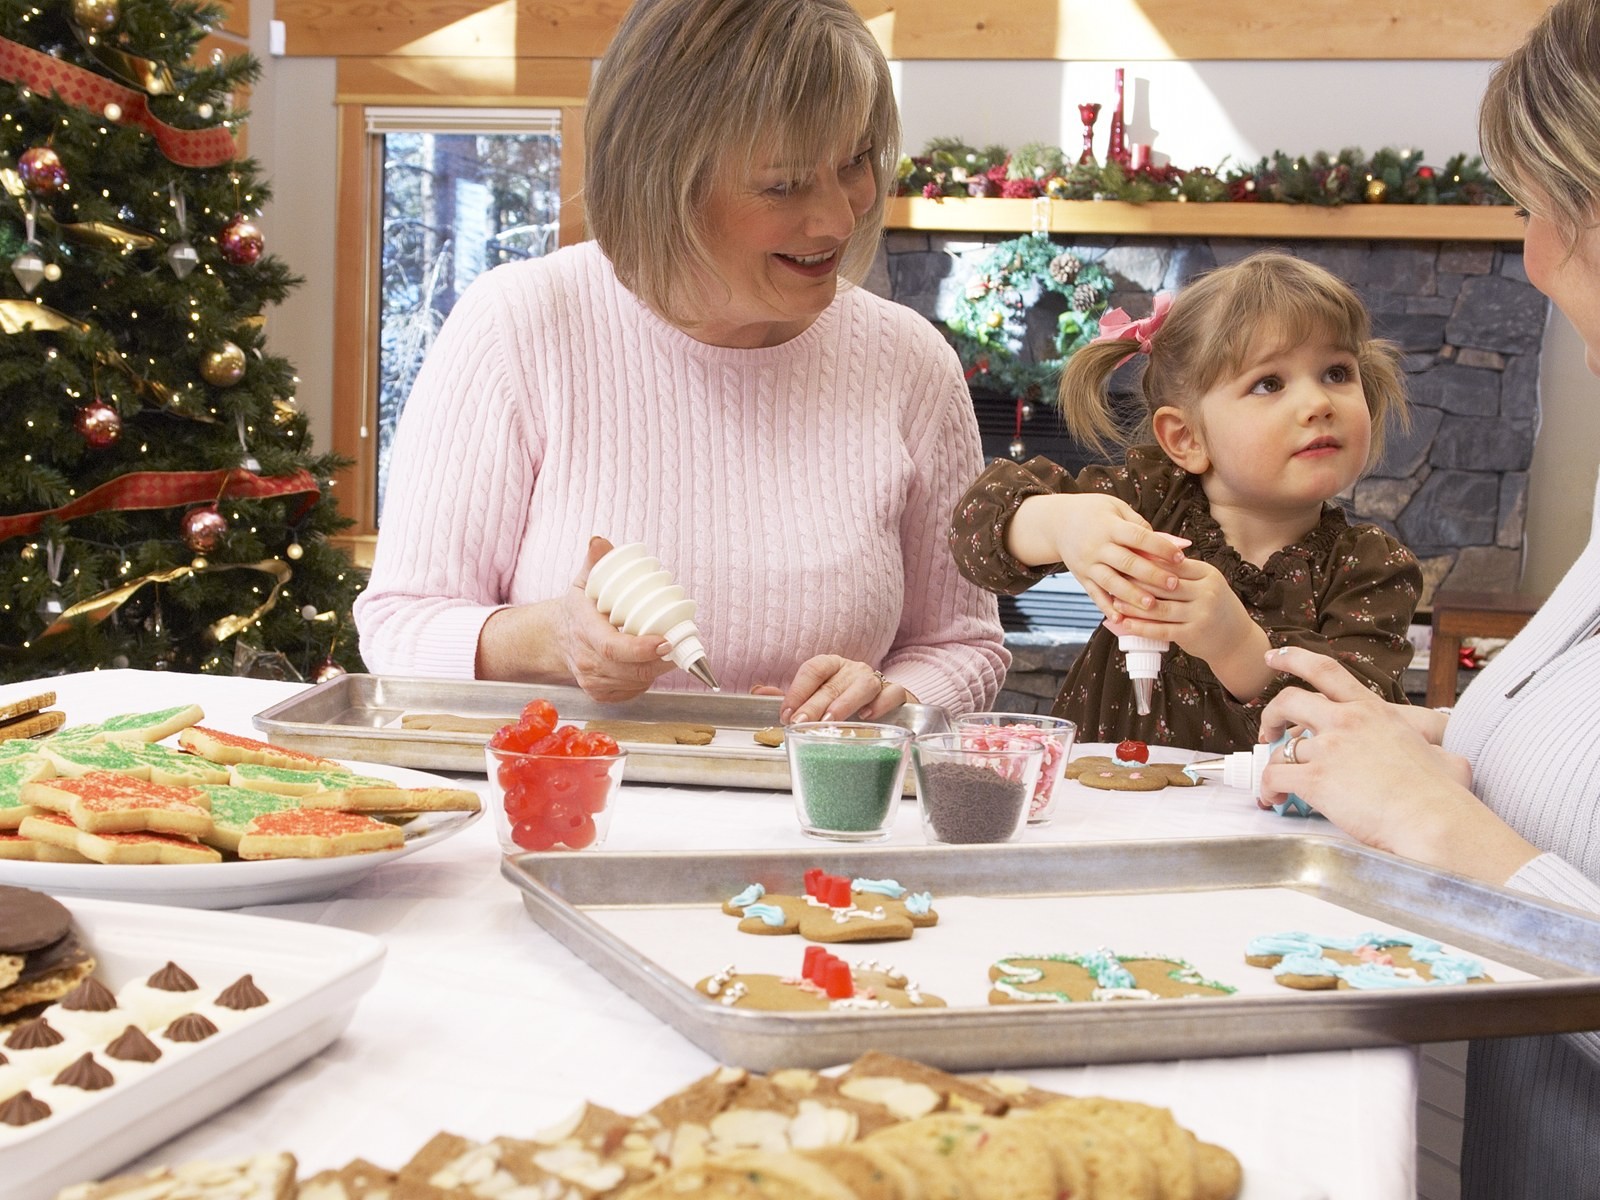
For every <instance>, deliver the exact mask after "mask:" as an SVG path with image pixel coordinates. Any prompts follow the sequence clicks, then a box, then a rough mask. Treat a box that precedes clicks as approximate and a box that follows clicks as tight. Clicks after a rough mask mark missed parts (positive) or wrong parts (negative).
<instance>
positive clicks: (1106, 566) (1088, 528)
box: [1007, 492, 1189, 617]
mask: <svg viewBox="0 0 1600 1200" xmlns="http://www.w3.org/2000/svg"><path fill="white" fill-rule="evenodd" d="M1188 544H1189V543H1188V541H1187V540H1186V539H1184V538H1180V537H1174V536H1173V535H1171V534H1168V533H1157V532H1156V531H1155V530H1153V529H1151V528H1150V522H1148V521H1146V520H1145V519H1144V518H1143V517H1141V516H1140V515H1139V514H1138V513H1137V512H1135V511H1134V509H1133V508H1132V507H1131V506H1129V505H1128V504H1126V503H1124V502H1123V501H1121V500H1119V499H1117V498H1116V497H1115V496H1109V495H1106V494H1105V493H1104V492H1074V493H1070V494H1067V495H1054V496H1032V497H1029V498H1028V499H1027V500H1025V501H1023V502H1022V505H1021V506H1020V507H1019V508H1018V509H1017V513H1016V516H1014V517H1013V518H1012V520H1011V525H1010V527H1009V529H1008V530H1007V549H1009V550H1010V551H1011V553H1012V555H1013V556H1014V557H1015V558H1017V559H1018V561H1020V562H1024V563H1027V564H1029V565H1030V566H1038V565H1041V564H1043V563H1048V562H1060V563H1061V564H1063V565H1064V566H1065V567H1066V568H1067V570H1069V571H1071V572H1072V574H1073V577H1074V578H1075V579H1077V581H1078V582H1079V583H1080V584H1082V585H1083V590H1084V591H1085V592H1087V593H1088V595H1089V599H1090V600H1092V601H1094V603H1095V605H1096V606H1097V607H1098V608H1099V609H1100V611H1101V612H1103V613H1105V614H1106V616H1108V617H1110V616H1115V615H1116V608H1115V605H1116V602H1117V601H1119V600H1120V601H1122V602H1123V603H1124V604H1126V605H1128V606H1129V609H1130V611H1141V612H1142V611H1144V610H1147V609H1148V608H1149V607H1150V606H1151V605H1153V604H1154V603H1155V602H1156V595H1155V593H1156V592H1157V591H1170V590H1171V589H1173V588H1174V587H1176V586H1177V584H1178V578H1177V576H1176V575H1174V574H1173V572H1174V570H1175V569H1176V568H1177V566H1178V564H1180V563H1182V562H1183V561H1184V557H1183V548H1184V547H1185V546H1187V545H1188Z"/></svg>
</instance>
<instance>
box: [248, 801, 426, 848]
mask: <svg viewBox="0 0 1600 1200" xmlns="http://www.w3.org/2000/svg"><path fill="white" fill-rule="evenodd" d="M404 844H405V835H404V834H403V833H401V831H400V830H399V828H397V827H396V826H394V825H386V824H384V822H382V821H375V820H373V819H372V818H371V817H366V816H362V815H361V814H359V813H347V812H335V811H333V810H331V809H304V808H293V809H285V810H283V811H281V812H274V813H266V814H264V815H262V816H259V817H257V818H255V820H253V821H251V822H250V824H249V826H248V827H247V828H246V830H245V832H244V834H243V836H241V837H240V839H239V849H238V853H239V857H240V858H244V859H265V858H334V857H337V856H340V855H345V854H368V853H372V852H373V851H378V850H398V849H400V847H401V846H403V845H404Z"/></svg>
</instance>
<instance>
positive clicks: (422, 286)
mask: <svg viewBox="0 0 1600 1200" xmlns="http://www.w3.org/2000/svg"><path fill="white" fill-rule="evenodd" d="M352 65H355V66H358V65H359V64H352ZM588 65H589V64H588V63H587V62H584V63H581V64H571V66H572V67H577V68H579V70H578V71H572V70H567V71H564V72H563V75H567V74H570V75H572V76H573V78H572V79H570V80H564V82H565V83H566V84H567V85H568V88H567V89H564V90H570V91H571V92H573V93H578V92H581V90H582V88H581V86H580V85H584V86H586V84H587V69H588ZM563 66H567V64H563ZM346 68H347V64H346V63H343V62H341V64H340V89H339V90H340V94H339V164H338V201H337V205H338V223H339V227H340V228H341V229H349V230H360V231H361V232H360V235H359V236H354V237H347V238H341V239H340V242H339V249H338V261H337V264H336V268H335V271H336V292H335V299H334V361H333V372H334V376H333V377H334V405H333V448H334V450H335V451H337V452H338V453H340V454H342V455H344V456H345V457H347V458H350V459H352V460H353V464H354V465H353V466H351V467H350V468H348V469H347V470H346V471H344V472H342V473H341V475H340V477H339V493H340V495H339V501H340V508H341V509H342V510H343V511H344V513H345V514H346V515H348V516H349V517H351V518H352V519H353V520H354V521H355V523H356V524H355V527H354V528H353V529H352V531H351V533H350V535H349V536H348V539H347V540H348V545H349V548H350V549H351V552H352V554H353V556H354V557H355V559H356V561H357V562H360V563H365V562H369V561H370V558H371V550H372V545H373V543H374V542H375V540H376V535H377V529H378V520H379V516H380V513H381V511H382V497H383V491H384V486H385V484H386V482H387V479H386V474H387V472H386V466H387V453H388V448H389V442H390V439H391V438H392V436H393V432H394V426H395V422H396V420H397V419H398V417H399V414H400V411H401V409H402V408H403V406H404V403H405V399H406V397H407V395H408V394H409V391H410V386H411V382H412V381H413V380H414V379H415V376H416V371H417V369H418V367H419V366H420V365H421V362H422V359H423V357H424V356H425V355H426V353H427V349H428V347H429V346H430V345H431V344H432V340H433V337H434V335H435V334H436V333H437V332H438V328H439V326H440V325H441V324H442V322H443V320H444V318H445V317H446V316H448V314H449V310H450V307H451V306H452V305H453V304H454V302H455V299H456V297H458V296H459V295H460V293H461V292H462V291H463V290H464V289H465V288H466V286H467V285H468V284H469V283H471V281H472V280H473V279H474V278H475V277H476V276H477V275H478V274H479V273H480V272H481V271H484V270H488V269H489V268H491V267H493V266H496V265H498V264H499V263H502V262H507V261H511V260H513V259H517V258H527V257H536V256H538V255H540V254H544V253H548V252H549V251H551V250H553V249H555V248H556V247H557V246H560V245H568V244H570V243H573V242H576V241H579V240H581V239H582V237H583V214H582V209H581V206H580V203H579V200H578V191H579V187H580V185H581V183H582V175H583V159H582V127H583V126H582V122H583V108H582V103H581V101H580V100H578V99H577V98H576V96H574V95H567V96H534V95H528V96H520V95H500V96H496V97H490V96H482V95H470V96H465V97H463V96H459V95H442V94H439V93H437V92H430V91H429V90H427V89H421V90H418V89H410V90H407V91H406V92H403V93H401V94H399V95H396V94H395V93H394V92H393V91H392V90H389V89H387V88H386V89H385V90H384V91H383V92H381V93H380V92H378V91H376V90H375V89H374V90H373V91H370V92H368V93H366V94H364V95H359V96H357V95H352V94H350V93H349V92H348V91H347V90H346V87H345V83H346V73H347V71H346ZM531 90H532V89H530V91H531Z"/></svg>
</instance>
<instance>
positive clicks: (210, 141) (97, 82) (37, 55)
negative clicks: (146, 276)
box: [0, 38, 239, 167]
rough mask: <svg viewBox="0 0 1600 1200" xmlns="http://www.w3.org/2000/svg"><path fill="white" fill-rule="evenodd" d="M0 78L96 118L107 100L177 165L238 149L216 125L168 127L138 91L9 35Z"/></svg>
mask: <svg viewBox="0 0 1600 1200" xmlns="http://www.w3.org/2000/svg"><path fill="white" fill-rule="evenodd" d="M0 79H4V80H6V81H7V82H8V83H15V84H20V85H22V86H24V87H30V88H32V89H33V90H34V91H36V92H38V93H40V94H41V95H50V94H52V93H53V94H55V95H56V96H58V97H60V98H61V100H62V101H63V102H64V103H67V104H73V105H76V106H77V107H79V108H82V109H84V110H86V111H88V112H92V113H94V114H95V115H96V116H100V117H103V116H105V108H106V105H107V104H117V105H120V106H121V108H122V116H121V117H119V118H118V122H119V123H120V124H123V125H136V126H138V127H139V128H140V129H143V130H144V131H145V132H146V133H148V134H149V135H150V136H151V137H153V138H155V140H156V145H157V146H159V147H160V148H161V153H162V154H164V155H166V157H167V159H168V160H169V161H170V162H172V163H175V164H176V165H178V166H180V167H220V166H221V165H222V164H223V163H226V162H232V161H233V159H234V157H235V156H236V155H237V154H238V153H239V148H238V146H237V145H235V144H234V140H233V134H231V133H229V132H228V131H227V130H226V129H225V128H223V127H222V126H221V125H213V126H210V127H209V128H207V129H178V128H176V127H174V126H172V125H168V124H166V123H165V122H164V121H161V120H159V119H158V118H157V117H156V115H155V114H154V113H152V112H151V111H150V106H149V104H148V103H147V102H146V101H145V97H144V93H143V92H137V91H135V90H134V89H132V88H128V87H123V86H122V85H121V84H120V83H113V82H112V81H111V80H109V79H107V78H105V77H104V76H103V75H96V74H95V73H94V72H93V71H86V70H84V69H83V68H82V67H78V66H74V65H73V64H72V63H69V62H63V61H62V60H61V59H59V58H52V57H51V56H50V55H48V54H45V53H43V52H41V51H38V50H34V49H33V48H31V47H29V46H24V45H22V44H21V43H20V42H13V41H12V40H11V39H9V38H0Z"/></svg>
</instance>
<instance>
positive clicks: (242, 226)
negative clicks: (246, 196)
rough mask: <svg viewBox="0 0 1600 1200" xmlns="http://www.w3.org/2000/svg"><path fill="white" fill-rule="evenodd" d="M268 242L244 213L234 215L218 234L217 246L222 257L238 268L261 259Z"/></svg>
mask: <svg viewBox="0 0 1600 1200" xmlns="http://www.w3.org/2000/svg"><path fill="white" fill-rule="evenodd" d="M266 244H267V240H266V238H264V237H262V236H261V230H260V229H258V228H257V227H256V223H255V222H254V221H252V220H251V219H250V218H249V217H247V216H245V215H244V214H243V213H234V214H233V216H231V217H229V218H228V223H227V224H226V225H224V226H223V227H222V230H221V232H219V233H218V234H217V246H218V247H219V248H220V249H221V250H222V257H223V258H225V259H227V260H228V262H230V263H232V264H233V265H234V266H236V267H248V266H250V265H251V264H252V263H254V262H255V261H256V259H258V258H260V257H261V251H262V250H263V249H265V248H266Z"/></svg>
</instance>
